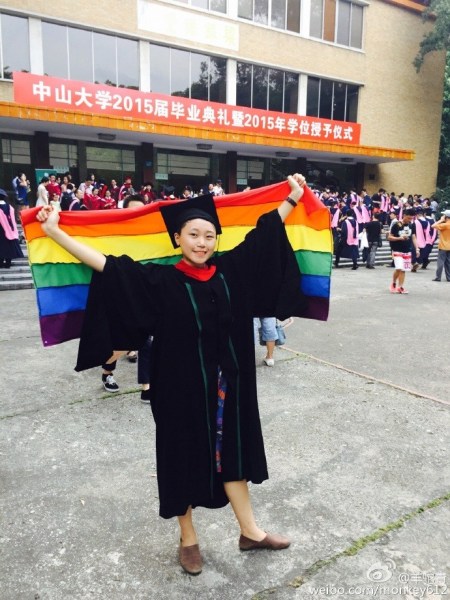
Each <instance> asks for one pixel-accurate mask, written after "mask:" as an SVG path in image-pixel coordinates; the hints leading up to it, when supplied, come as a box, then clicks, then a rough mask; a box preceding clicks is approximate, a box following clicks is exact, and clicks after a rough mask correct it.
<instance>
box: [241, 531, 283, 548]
mask: <svg viewBox="0 0 450 600" xmlns="http://www.w3.org/2000/svg"><path fill="white" fill-rule="evenodd" d="M290 545H291V540H290V539H288V538H287V537H284V535H278V534H276V533H274V534H270V533H268V534H267V535H266V537H265V538H263V539H262V540H261V541H260V542H256V541H255V540H251V539H250V538H248V537H245V535H241V537H240V538H239V549H240V550H264V549H266V550H284V549H285V548H288V547H289V546H290Z"/></svg>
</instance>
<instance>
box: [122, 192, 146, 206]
mask: <svg viewBox="0 0 450 600" xmlns="http://www.w3.org/2000/svg"><path fill="white" fill-rule="evenodd" d="M130 202H142V204H143V205H144V206H145V202H144V198H143V197H142V196H140V195H139V194H130V195H129V196H127V197H126V198H125V200H124V201H123V208H128V205H129V204H130Z"/></svg>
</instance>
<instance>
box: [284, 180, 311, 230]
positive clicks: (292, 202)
mask: <svg viewBox="0 0 450 600" xmlns="http://www.w3.org/2000/svg"><path fill="white" fill-rule="evenodd" d="M288 182H289V185H290V187H291V191H290V192H289V196H288V197H287V198H286V200H283V202H282V203H281V204H280V206H279V207H278V213H279V215H280V217H281V220H282V221H283V222H284V221H285V220H286V219H287V217H288V216H289V215H290V213H291V212H292V211H293V210H294V208H295V207H296V206H297V204H298V203H299V201H300V198H301V197H302V196H303V186H304V185H305V183H306V179H305V178H304V177H303V175H300V174H299V173H295V175H289V176H288Z"/></svg>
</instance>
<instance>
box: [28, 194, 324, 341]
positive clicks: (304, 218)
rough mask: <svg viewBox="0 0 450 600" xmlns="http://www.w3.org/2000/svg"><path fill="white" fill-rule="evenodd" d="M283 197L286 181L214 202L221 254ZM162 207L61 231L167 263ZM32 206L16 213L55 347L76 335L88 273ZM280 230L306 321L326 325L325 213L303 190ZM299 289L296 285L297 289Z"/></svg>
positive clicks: (87, 214) (101, 215) (174, 254)
mask: <svg viewBox="0 0 450 600" xmlns="http://www.w3.org/2000/svg"><path fill="white" fill-rule="evenodd" d="M288 194H289V184H288V183H287V182H283V183H277V184H274V185H270V186H267V187H264V188H259V189H256V190H250V191H248V192H240V193H237V194H229V195H226V196H221V197H219V198H216V206H217V212H218V215H219V219H220V223H221V226H222V235H221V236H220V242H219V251H220V253H222V252H226V251H227V250H230V249H231V248H234V247H235V246H236V245H237V244H239V243H240V242H241V241H242V240H243V239H244V237H245V235H246V234H247V233H248V232H249V231H250V229H252V228H253V227H254V226H255V224H256V222H257V220H258V218H259V217H260V216H261V215H262V214H264V213H266V212H269V211H271V210H273V209H275V208H277V207H278V206H279V204H280V202H281V201H282V200H283V199H284V198H286V197H287V195H288ZM159 206H160V203H159V202H158V203H153V204H149V205H147V206H144V207H142V208H139V209H136V210H111V211H76V212H61V215H60V227H61V229H63V230H64V231H66V232H67V233H68V234H69V235H71V236H74V237H76V238H77V239H79V240H80V241H82V242H85V243H86V244H88V245H90V246H92V247H94V248H96V249H98V250H99V251H100V252H103V253H104V254H112V255H115V256H120V255H122V254H128V256H130V257H131V258H132V259H134V260H136V261H140V262H143V263H145V262H157V263H163V264H173V263H175V262H178V260H179V259H180V250H179V249H174V248H173V247H172V244H171V242H170V238H169V236H168V234H167V232H166V229H165V226H164V221H163V219H162V216H161V213H160V211H159ZM38 210H39V209H38V208H32V209H30V210H25V211H22V212H21V218H22V223H23V228H24V233H25V237H26V240H27V244H28V259H29V261H30V265H31V270H32V274H33V279H34V284H35V287H36V294H37V304H38V310H39V321H40V328H41V336H42V341H43V344H44V346H53V345H55V344H59V343H61V342H65V341H67V340H71V339H74V338H77V337H79V336H80V331H81V325H82V321H83V315H84V309H85V307H86V300H87V296H88V290H89V282H90V280H91V275H92V270H91V269H90V268H89V267H87V266H86V265H84V264H82V263H80V262H79V261H78V260H77V259H76V258H74V257H73V256H72V255H71V254H69V253H68V252H66V250H64V249H63V248H61V247H60V246H58V245H57V244H56V243H55V242H54V241H53V240H51V239H50V238H48V237H47V236H46V235H45V234H44V233H43V231H42V229H41V225H40V223H39V222H38V221H36V213H37V212H38ZM286 231H287V235H288V238H289V241H290V243H291V245H292V248H293V249H294V252H295V255H296V259H297V262H298V265H299V267H300V271H301V273H302V278H301V287H302V290H303V293H304V294H305V296H306V298H307V306H306V309H305V314H304V315H303V316H304V317H306V318H311V319H319V320H323V321H324V320H326V319H327V317H328V308H329V296H330V275H331V261H332V236H331V231H330V214H329V211H328V209H327V208H326V207H325V206H324V205H323V204H322V203H321V202H320V200H318V199H317V198H316V196H315V195H314V194H313V193H312V192H311V191H310V190H309V189H308V188H305V194H304V195H303V199H302V201H301V202H300V203H299V205H298V207H297V208H296V209H295V210H293V211H292V212H291V214H290V215H289V218H288V219H287V220H286ZM299 285H300V284H299Z"/></svg>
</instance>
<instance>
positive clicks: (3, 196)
mask: <svg viewBox="0 0 450 600" xmlns="http://www.w3.org/2000/svg"><path fill="white" fill-rule="evenodd" d="M7 197H8V194H7V193H6V192H5V190H2V189H0V198H7Z"/></svg>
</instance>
